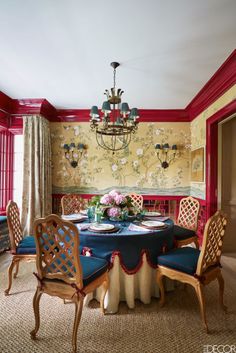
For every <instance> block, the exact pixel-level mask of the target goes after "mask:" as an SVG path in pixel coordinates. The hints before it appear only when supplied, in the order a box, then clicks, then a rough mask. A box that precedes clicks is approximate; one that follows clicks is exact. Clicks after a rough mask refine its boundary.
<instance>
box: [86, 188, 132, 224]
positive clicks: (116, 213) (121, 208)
mask: <svg viewBox="0 0 236 353" xmlns="http://www.w3.org/2000/svg"><path fill="white" fill-rule="evenodd" d="M90 204H93V205H97V206H98V205H99V207H100V208H101V209H102V210H103V215H104V216H108V217H109V218H111V219H120V218H121V216H122V213H123V212H125V211H126V213H127V214H129V213H130V212H131V210H132V200H131V198H130V197H129V196H125V195H122V194H121V193H120V192H119V191H117V190H112V191H110V192H109V193H108V194H105V195H103V196H94V197H92V199H91V202H90Z"/></svg>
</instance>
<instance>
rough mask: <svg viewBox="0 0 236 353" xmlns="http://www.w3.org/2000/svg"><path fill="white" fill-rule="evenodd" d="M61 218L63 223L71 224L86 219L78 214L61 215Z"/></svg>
mask: <svg viewBox="0 0 236 353" xmlns="http://www.w3.org/2000/svg"><path fill="white" fill-rule="evenodd" d="M61 218H62V219H64V220H65V221H71V222H73V221H78V220H81V219H85V218H86V217H85V216H83V215H80V214H78V213H74V214H68V215H62V216H61Z"/></svg>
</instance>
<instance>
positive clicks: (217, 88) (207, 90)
mask: <svg viewBox="0 0 236 353" xmlns="http://www.w3.org/2000/svg"><path fill="white" fill-rule="evenodd" d="M235 83H236V49H235V50H234V51H233V52H232V53H231V55H230V56H229V57H228V59H227V60H226V61H225V62H224V63H223V64H222V65H221V66H220V68H219V69H218V70H217V71H216V73H215V74H214V75H213V76H212V77H211V78H210V80H209V81H208V82H207V83H206V84H205V86H204V87H203V88H202V89H201V90H200V91H199V92H198V94H197V95H196V96H195V97H194V98H193V100H192V101H191V102H190V103H189V104H188V105H187V107H186V110H187V111H188V114H189V117H190V121H192V120H193V119H195V118H196V117H197V116H198V115H199V114H200V113H201V112H203V111H204V110H205V109H206V108H207V107H208V106H209V105H211V104H212V103H213V102H214V101H216V100H217V99H218V98H219V97H220V96H222V95H223V94H224V93H225V92H226V91H228V90H229V89H230V88H231V87H232V86H233V85H234V84H235Z"/></svg>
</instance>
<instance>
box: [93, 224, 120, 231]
mask: <svg viewBox="0 0 236 353" xmlns="http://www.w3.org/2000/svg"><path fill="white" fill-rule="evenodd" d="M89 228H90V229H91V230H111V229H114V228H115V226H114V225H113V224H105V223H98V224H91V226H90V227H89Z"/></svg>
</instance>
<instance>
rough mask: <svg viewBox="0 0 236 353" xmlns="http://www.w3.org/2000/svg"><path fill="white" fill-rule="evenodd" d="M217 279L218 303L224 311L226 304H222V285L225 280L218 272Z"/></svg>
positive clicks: (223, 285)
mask: <svg viewBox="0 0 236 353" xmlns="http://www.w3.org/2000/svg"><path fill="white" fill-rule="evenodd" d="M217 280H218V283H219V294H220V305H221V307H222V309H223V310H224V311H227V306H225V305H224V287H225V281H224V278H223V276H222V274H221V273H219V274H218V276H217Z"/></svg>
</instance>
